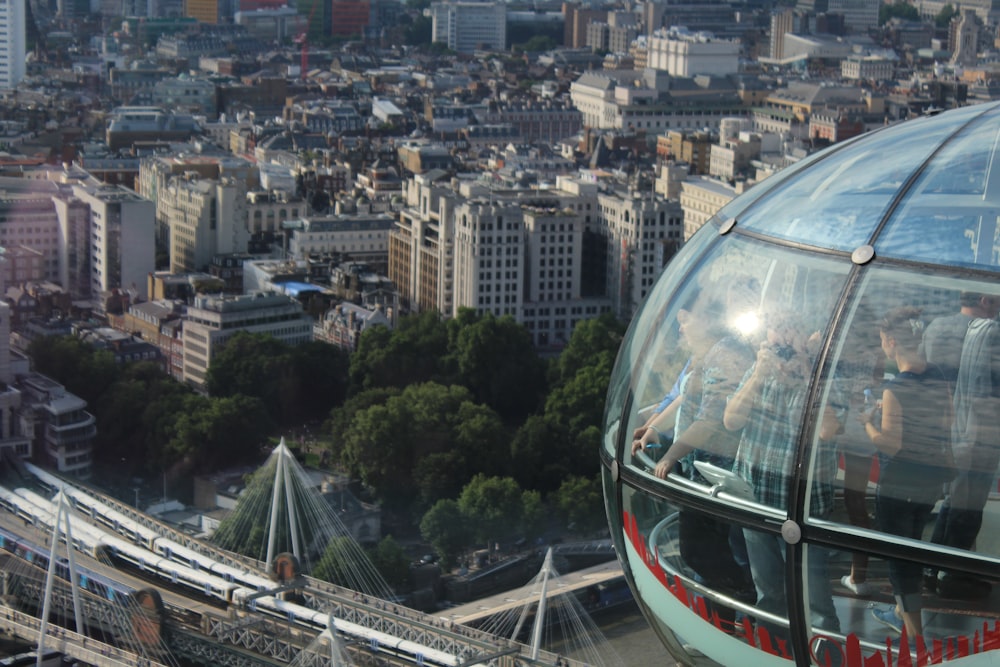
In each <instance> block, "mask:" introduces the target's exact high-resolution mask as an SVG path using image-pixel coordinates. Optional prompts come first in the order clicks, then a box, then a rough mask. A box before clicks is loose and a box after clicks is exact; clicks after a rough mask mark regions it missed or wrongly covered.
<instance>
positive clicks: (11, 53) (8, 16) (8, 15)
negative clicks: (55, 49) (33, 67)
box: [0, 0, 28, 90]
mask: <svg viewBox="0 0 1000 667" xmlns="http://www.w3.org/2000/svg"><path fill="white" fill-rule="evenodd" d="M27 5H28V0H0V89H7V90H10V89H13V88H16V87H17V84H18V83H20V82H21V79H23V78H24V76H25V74H26V72H27V65H26V62H27V55H28V45H27V10H28V6H27Z"/></svg>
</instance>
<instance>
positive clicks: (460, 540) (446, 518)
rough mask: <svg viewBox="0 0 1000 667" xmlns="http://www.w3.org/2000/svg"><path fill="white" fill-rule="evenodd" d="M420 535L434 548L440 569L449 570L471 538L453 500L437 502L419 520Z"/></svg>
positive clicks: (460, 512) (466, 524)
mask: <svg viewBox="0 0 1000 667" xmlns="http://www.w3.org/2000/svg"><path fill="white" fill-rule="evenodd" d="M420 535H421V536H422V537H423V538H424V539H425V540H426V541H427V542H429V543H430V544H431V546H433V547H434V551H435V552H436V553H437V555H438V557H440V559H441V567H442V568H444V569H446V570H447V569H451V568H452V567H453V566H454V565H455V563H456V561H457V560H458V557H459V555H461V553H462V550H463V549H464V548H465V546H466V545H467V544H468V543H469V540H470V539H471V537H472V534H471V531H470V530H469V526H468V523H467V521H466V518H465V515H464V514H463V513H462V510H461V509H460V508H459V506H458V503H457V502H456V501H454V500H447V499H446V500H439V501H438V502H437V503H435V504H434V506H433V507H431V508H430V509H429V510H427V513H426V514H424V517H423V519H421V520H420Z"/></svg>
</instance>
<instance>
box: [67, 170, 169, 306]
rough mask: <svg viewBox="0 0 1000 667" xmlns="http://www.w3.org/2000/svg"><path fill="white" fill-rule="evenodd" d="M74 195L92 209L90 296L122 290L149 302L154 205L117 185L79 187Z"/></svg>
mask: <svg viewBox="0 0 1000 667" xmlns="http://www.w3.org/2000/svg"><path fill="white" fill-rule="evenodd" d="M73 195H74V196H75V197H77V198H78V199H79V200H80V201H82V202H84V203H85V204H86V205H87V206H88V207H89V209H90V224H89V228H90V243H89V244H88V245H89V257H88V264H89V267H90V294H91V295H92V296H94V297H98V296H100V295H105V294H107V293H109V292H110V291H111V290H113V289H115V288H121V289H123V290H125V291H127V292H128V293H129V294H130V296H131V297H132V300H133V301H134V300H136V299H137V298H138V299H145V298H146V297H147V294H146V276H147V275H148V274H149V273H150V272H151V271H153V270H154V269H155V268H156V257H155V254H156V241H155V237H154V233H155V232H154V223H155V215H156V207H155V205H154V204H153V202H151V201H150V200H148V199H145V198H143V197H140V196H139V195H137V194H136V193H135V192H133V191H132V190H129V189H128V188H124V187H121V186H115V185H103V184H100V185H88V184H81V185H75V186H73ZM101 302H103V300H101Z"/></svg>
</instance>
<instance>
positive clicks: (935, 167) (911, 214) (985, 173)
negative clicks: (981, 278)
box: [875, 111, 1000, 268]
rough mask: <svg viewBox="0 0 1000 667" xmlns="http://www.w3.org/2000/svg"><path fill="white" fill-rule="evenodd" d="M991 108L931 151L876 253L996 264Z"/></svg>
mask: <svg viewBox="0 0 1000 667" xmlns="http://www.w3.org/2000/svg"><path fill="white" fill-rule="evenodd" d="M998 113H1000V111H993V112H991V113H990V114H988V115H987V116H985V117H983V118H981V119H979V120H977V121H975V122H974V123H973V124H971V125H970V126H969V127H968V128H966V129H965V131H963V132H962V133H961V134H960V135H959V136H957V137H955V138H954V139H952V140H951V141H950V142H949V143H948V144H946V145H945V146H944V148H943V149H942V150H941V152H940V153H939V154H938V155H936V156H934V158H933V159H932V160H931V162H930V164H929V165H928V166H927V168H926V169H925V171H924V173H922V174H921V175H920V178H919V179H917V181H916V183H914V185H913V187H912V188H911V189H910V190H909V192H907V193H906V197H905V199H904V200H903V202H902V204H901V205H900V206H899V208H898V209H897V210H896V211H895V213H893V215H892V217H891V218H890V220H889V222H888V223H887V225H886V228H885V230H884V232H883V233H882V234H881V235H880V237H879V239H878V241H877V242H876V243H875V249H876V251H877V253H878V254H879V255H884V256H887V257H899V258H904V259H915V260H921V261H927V262H934V263H941V262H946V263H948V264H953V265H959V266H976V267H983V268H995V267H997V266H1000V254H998V247H1000V246H998V235H1000V231H998V227H997V218H998V216H1000V169H994V168H993V167H995V166H998V165H997V160H996V158H997V150H998V147H1000V127H998V126H997V123H996V116H997V114H998Z"/></svg>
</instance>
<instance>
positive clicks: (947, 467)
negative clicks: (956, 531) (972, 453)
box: [858, 306, 954, 638]
mask: <svg viewBox="0 0 1000 667" xmlns="http://www.w3.org/2000/svg"><path fill="white" fill-rule="evenodd" d="M923 332H924V323H923V321H922V320H921V319H920V309H919V308H913V307H905V306H904V307H900V308H895V309H893V310H891V311H889V312H888V313H887V314H886V316H885V317H884V318H883V319H882V321H881V323H880V324H879V336H880V338H881V341H882V351H883V352H884V353H885V356H886V359H887V360H888V361H889V363H890V364H894V365H895V367H896V371H897V372H896V375H895V377H893V378H892V379H891V380H889V381H888V382H887V383H886V385H885V389H884V390H883V392H882V400H881V408H882V418H881V421H880V423H879V424H875V423H874V416H875V414H876V410H869V411H866V412H863V413H861V414H860V415H859V417H858V418H859V419H860V421H861V423H862V424H863V426H864V429H865V433H866V435H867V436H868V437H869V439H870V440H871V442H872V444H873V445H875V449H876V450H877V452H878V457H879V480H878V489H877V491H876V496H875V521H876V523H877V525H878V527H879V529H880V530H882V531H884V532H886V533H890V534H892V535H899V536H901V537H908V538H912V539H917V540H919V539H922V538H923V533H924V528H925V526H926V525H927V522H928V520H929V519H930V516H931V510H932V509H933V507H934V503H935V502H937V500H938V498H939V497H940V495H941V489H942V485H943V484H944V482H945V481H947V480H948V479H949V478H950V476H951V474H952V471H953V469H954V466H953V464H952V463H951V461H952V457H951V443H950V439H949V438H950V430H949V424H950V423H951V396H950V392H949V390H948V383H947V380H946V379H945V377H944V374H943V373H942V372H941V371H940V369H938V368H937V367H936V366H933V365H931V364H928V363H927V360H926V359H925V358H924V355H923V352H922V351H921V349H920V344H921V341H922V339H923ZM922 575H923V570H922V567H921V565H920V564H918V563H912V562H909V561H901V560H890V561H889V582H890V583H891V584H892V592H893V595H894V596H895V598H896V605H895V606H894V607H891V606H886V607H876V608H874V609H872V615H873V616H874V617H875V619H876V620H878V621H879V622H881V623H884V624H885V625H887V626H889V627H891V628H893V629H894V630H896V631H897V632H902V629H903V627H904V626H905V628H906V634H907V635H908V637H910V638H914V637H917V636H918V635H921V634H923V623H922V621H921V617H920V610H921V600H920V596H921V586H922V578H923V577H922Z"/></svg>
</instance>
